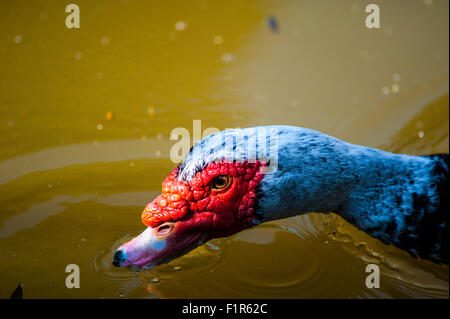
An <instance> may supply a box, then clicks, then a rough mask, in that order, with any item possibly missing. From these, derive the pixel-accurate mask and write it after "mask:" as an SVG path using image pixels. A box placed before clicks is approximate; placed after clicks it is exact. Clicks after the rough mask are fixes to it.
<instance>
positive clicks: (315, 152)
mask: <svg viewBox="0 0 450 319" xmlns="http://www.w3.org/2000/svg"><path fill="white" fill-rule="evenodd" d="M319 137H320V139H317V140H315V139H314V138H313V140H314V143H313V144H312V145H311V143H309V144H306V143H304V142H302V143H300V144H297V146H296V147H295V146H294V145H289V144H287V145H285V146H286V148H285V149H280V155H281V156H280V159H279V167H278V170H277V172H275V173H273V174H268V175H267V176H265V177H264V178H263V180H262V181H261V183H260V194H261V196H262V197H261V198H260V200H259V203H258V205H259V206H258V208H257V210H256V212H257V214H258V216H260V221H268V220H275V219H281V218H286V217H291V216H294V215H298V214H302V213H307V212H323V213H328V212H334V213H337V214H339V215H340V216H341V217H343V218H344V219H346V220H347V221H348V222H350V223H352V224H353V225H355V226H356V227H357V228H359V229H361V230H363V231H365V232H367V233H368V234H370V235H371V236H373V237H375V238H378V239H380V240H381V241H383V242H384V243H387V244H393V245H395V246H398V247H400V248H403V249H406V250H407V251H409V252H410V253H413V254H418V255H419V256H422V257H425V258H429V259H435V260H438V261H440V260H441V259H442V256H440V255H441V253H440V251H441V250H442V245H447V243H443V241H445V240H447V239H448V237H447V236H448V235H447V234H446V233H447V231H446V227H447V218H446V216H447V210H448V205H447V206H446V207H447V208H446V209H443V206H445V205H443V203H441V201H442V200H441V198H442V197H445V196H446V195H445V196H441V194H440V192H442V189H445V188H447V190H448V181H447V178H448V168H447V165H448V164H446V163H445V161H444V162H442V159H441V158H439V157H433V156H409V155H400V154H392V153H389V152H384V151H381V150H377V149H372V148H368V147H362V146H357V145H352V144H349V143H345V142H342V141H339V140H336V139H334V138H331V137H327V136H325V137H324V136H323V135H320V136H319ZM309 139H310V140H311V136H309ZM305 145H309V147H306V148H305ZM281 147H283V145H282V146H281ZM445 183H446V184H445ZM444 184H445V185H446V186H445V185H444ZM267 194H270V195H267ZM444 210H445V212H444ZM446 258H447V260H448V255H447V257H446Z"/></svg>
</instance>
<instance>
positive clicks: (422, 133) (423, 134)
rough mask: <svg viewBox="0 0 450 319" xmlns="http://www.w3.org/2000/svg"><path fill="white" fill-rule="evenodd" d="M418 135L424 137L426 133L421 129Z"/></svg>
mask: <svg viewBox="0 0 450 319" xmlns="http://www.w3.org/2000/svg"><path fill="white" fill-rule="evenodd" d="M417 136H418V137H419V138H423V137H424V136H425V133H424V132H423V131H419V132H418V133H417Z"/></svg>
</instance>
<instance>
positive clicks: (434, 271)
mask: <svg viewBox="0 0 450 319" xmlns="http://www.w3.org/2000/svg"><path fill="white" fill-rule="evenodd" d="M427 3H428V2H426V3H425V2H423V1H409V2H408V4H404V3H400V2H392V1H379V5H380V7H381V24H382V28H381V29H379V30H368V29H366V28H365V26H364V19H365V16H366V13H365V12H364V6H363V4H362V3H361V2H359V1H339V2H338V1H326V2H324V3H320V4H319V3H317V2H315V1H304V2H296V3H295V4H294V3H291V2H287V1H277V2H276V3H275V2H273V1H271V2H269V1H246V2H245V3H244V2H241V1H227V2H226V3H219V2H207V1H193V2H189V3H187V2H175V1H172V2H171V1H168V2H166V1H165V2H161V1H158V2H157V1H154V2H147V1H145V2H144V1H131V0H129V1H100V0H99V1H95V3H94V2H92V1H81V0H80V1H77V4H78V5H79V6H80V9H81V28H80V29H79V30H69V29H67V28H65V25H64V21H65V17H66V13H65V12H64V9H65V7H64V5H63V4H57V3H56V2H55V1H51V0H48V1H24V0H22V1H14V2H12V1H9V2H6V1H3V2H1V4H0V21H1V25H2V28H0V30H1V31H0V72H1V77H0V131H1V134H0V207H1V213H0V283H1V284H0V297H3V298H6V297H9V295H10V294H11V292H12V291H13V290H14V288H15V287H16V286H17V284H18V283H19V282H22V283H23V284H24V288H23V289H24V297H25V298H174V297H189V298H201V297H223V298H226V297H260V298H267V297H273V298H303V297H318V298H348V297H350V298H366V297H371V298H411V297H412V298H448V267H447V266H439V265H436V264H433V263H431V262H429V261H425V260H417V259H414V258H412V257H410V256H409V255H408V254H407V253H405V252H403V251H401V250H399V249H396V248H394V247H392V246H386V245H384V244H382V243H381V242H379V241H377V240H375V239H372V238H370V237H369V236H367V235H366V234H364V233H362V232H360V231H358V230H356V229H355V228H354V227H352V226H351V225H349V224H348V223H346V222H345V221H343V220H342V219H341V218H339V217H338V216H336V215H333V214H330V215H322V214H316V213H311V214H307V215H304V216H297V217H294V218H290V219H286V220H282V221H277V222H272V223H267V224H263V225H261V226H258V227H256V228H254V229H251V230H246V231H243V232H241V233H239V234H237V235H235V236H231V237H229V238H224V239H216V240H212V241H210V242H209V243H207V244H206V245H203V246H201V247H199V248H197V249H196V250H194V251H192V252H191V253H190V254H188V255H186V256H184V257H182V258H179V259H176V260H174V261H172V262H171V263H170V264H168V265H163V266H160V267H157V268H155V269H154V270H151V271H143V272H133V271H131V270H129V269H118V268H115V267H113V266H112V265H111V261H112V255H113V251H114V249H115V248H117V247H118V246H119V245H120V244H122V243H123V242H125V241H127V240H129V239H130V238H131V237H133V236H135V235H136V234H138V233H140V232H141V231H142V230H143V229H144V226H143V225H142V224H141V222H140V213H141V211H142V209H143V207H144V205H145V204H147V203H148V202H150V201H151V200H152V199H153V198H154V197H155V196H156V195H157V194H158V193H159V191H160V187H161V181H162V180H163V178H164V177H165V176H166V175H167V174H168V173H169V172H170V171H171V169H172V168H173V167H174V164H173V163H172V162H171V161H170V157H169V151H170V147H171V146H172V145H173V143H174V141H171V140H170V139H169V136H170V132H171V130H172V129H174V128H176V127H185V128H187V129H188V130H189V131H190V132H191V134H192V125H193V124H192V123H193V122H192V121H193V120H194V119H198V120H201V121H202V129H205V128H207V127H216V128H219V129H224V128H228V127H246V126H254V125H268V124H289V125H298V126H305V127H309V128H313V129H316V130H320V131H322V132H325V133H327V134H331V135H333V136H336V137H338V138H341V139H344V140H347V141H349V142H352V143H357V144H363V145H367V146H372V147H379V148H383V149H386V150H390V151H394V152H404V153H409V154H427V153H433V152H448V150H449V147H448V144H449V139H448V137H449V133H448V127H449V122H448V117H449V113H448V110H449V100H448V83H449V81H448V55H449V52H448V35H449V34H448V21H449V20H448V2H446V1H436V0H435V1H433V2H432V3H431V4H427ZM273 19H274V20H273ZM268 21H276V26H277V28H276V30H274V29H273V27H272V28H271V27H270V25H269V24H268ZM272 24H273V23H272ZM373 262H375V263H377V264H379V265H380V267H381V282H380V285H381V287H380V289H367V288H366V287H365V284H364V283H365V277H366V275H367V274H366V273H365V271H364V270H365V266H366V264H367V263H373ZM68 264H77V265H79V266H80V270H81V282H80V285H81V288H80V289H67V288H66V286H65V278H66V276H67V275H68V274H67V273H65V268H66V266H67V265H68ZM180 267H181V268H180Z"/></svg>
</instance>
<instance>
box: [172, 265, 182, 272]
mask: <svg viewBox="0 0 450 319" xmlns="http://www.w3.org/2000/svg"><path fill="white" fill-rule="evenodd" d="M181 269H182V268H181V267H180V266H175V267H173V270H175V271H180V270H181Z"/></svg>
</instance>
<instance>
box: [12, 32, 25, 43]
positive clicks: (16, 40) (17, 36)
mask: <svg viewBox="0 0 450 319" xmlns="http://www.w3.org/2000/svg"><path fill="white" fill-rule="evenodd" d="M22 40H23V39H22V36H21V35H20V34H18V35H16V36H15V37H14V43H16V44H19V43H22Z"/></svg>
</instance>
